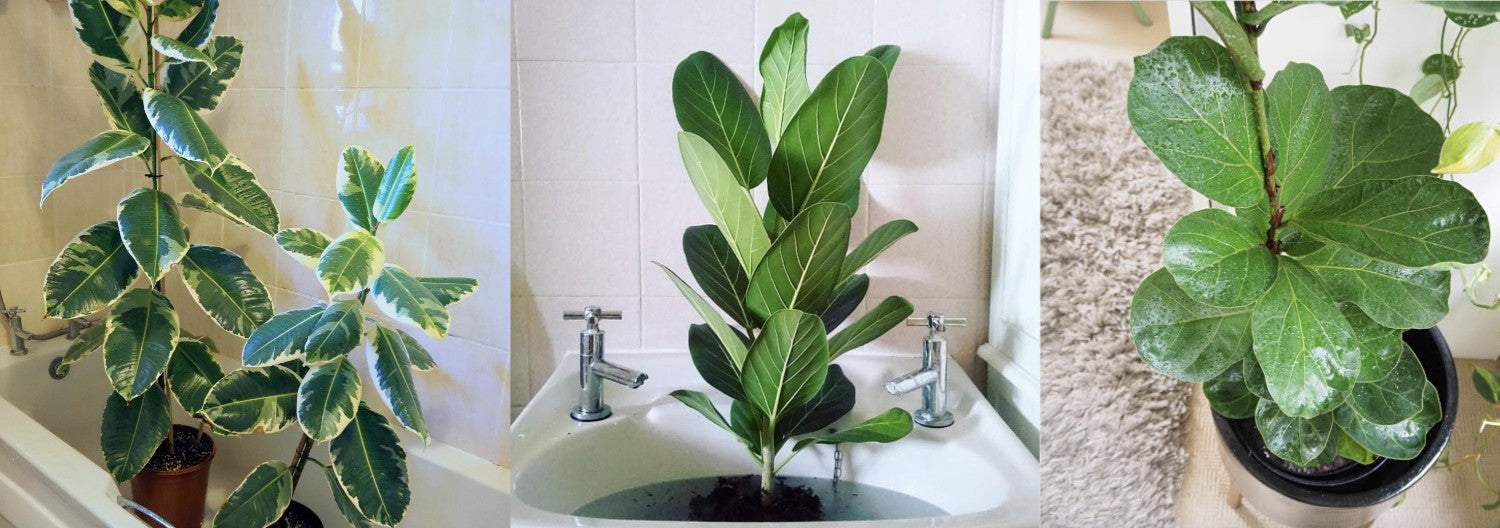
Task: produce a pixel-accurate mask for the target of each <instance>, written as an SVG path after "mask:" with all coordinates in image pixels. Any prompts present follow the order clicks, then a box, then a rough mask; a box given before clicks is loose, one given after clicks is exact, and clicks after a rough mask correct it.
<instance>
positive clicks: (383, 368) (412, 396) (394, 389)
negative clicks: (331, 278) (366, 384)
mask: <svg viewBox="0 0 1500 528" xmlns="http://www.w3.org/2000/svg"><path fill="white" fill-rule="evenodd" d="M365 352H366V357H367V358H368V363H369V365H370V375H371V376H373V377H374V378H375V389H376V391H377V392H379V393H380V399H381V400H383V401H385V404H386V405H387V406H389V407H390V408H391V412H392V413H394V414H395V415H396V421H398V422H400V423H401V425H402V426H404V427H406V428H407V429H409V430H411V432H413V433H417V434H419V435H421V436H422V439H423V440H426V439H427V438H428V435H427V420H426V418H423V416H422V402H421V401H420V400H418V399H417V386H416V382H415V381H414V380H413V379H412V374H411V370H412V368H411V356H410V355H409V354H408V353H407V351H406V341H405V340H403V339H402V338H401V334H399V333H397V331H396V330H395V329H393V328H390V327H388V326H385V325H383V324H382V325H376V326H375V333H374V335H372V336H370V344H369V345H368V346H366V347H365Z"/></svg>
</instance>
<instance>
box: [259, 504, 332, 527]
mask: <svg viewBox="0 0 1500 528" xmlns="http://www.w3.org/2000/svg"><path fill="white" fill-rule="evenodd" d="M266 528H323V521H321V520H319V519H318V514H316V513H313V511H312V509H310V508H308V507H307V506H303V505H302V503H300V502H296V501H293V502H292V503H291V504H289V505H287V507H286V511H285V512H282V514H281V518H280V519H276V522H273V523H271V526H268V527H266Z"/></svg>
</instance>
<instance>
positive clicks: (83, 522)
mask: <svg viewBox="0 0 1500 528" xmlns="http://www.w3.org/2000/svg"><path fill="white" fill-rule="evenodd" d="M67 343H68V342H67V341H66V340H63V339H56V340H52V341H48V342H45V343H39V344H36V345H35V346H33V348H32V350H31V353H30V354H29V355H27V356H21V357H15V356H10V355H9V354H5V355H3V356H0V528H6V527H7V526H9V525H14V526H17V527H20V528H32V527H52V526H66V527H69V528H75V527H77V528H82V527H132V528H133V527H140V526H145V524H144V523H141V522H139V521H138V520H136V518H135V517H134V516H133V515H131V514H130V513H128V512H126V511H125V510H124V509H122V508H121V507H120V506H119V505H118V503H117V502H116V501H117V499H118V497H120V496H121V494H122V493H121V490H122V488H123V489H128V486H117V485H116V484H115V482H114V479H112V478H111V477H110V476H109V473H107V472H106V471H105V470H104V467H103V453H102V452H101V451H100V449H99V420H100V416H101V415H102V414H103V412H104V401H105V398H106V397H107V396H108V395H109V390H110V389H109V384H108V383H107V382H106V381H105V377H104V366H103V364H102V361H101V360H100V358H99V353H98V352H95V353H94V354H93V355H90V356H89V357H88V358H86V359H84V360H83V361H81V362H79V363H78V364H76V365H74V366H73V369H72V371H71V372H69V373H68V376H67V378H65V379H62V380H53V379H52V378H51V377H49V376H48V375H47V366H48V363H49V362H50V361H52V359H53V358H55V357H58V356H60V355H61V354H62V352H63V350H65V349H66V347H67ZM183 418H184V417H179V419H178V420H177V422H178V423H191V422H190V421H189V420H185V419H183ZM297 431H298V430H297V428H295V427H293V428H291V429H289V430H286V431H282V432H281V433H277V434H274V435H252V436H245V437H239V438H216V439H215V441H216V442H218V456H217V458H215V459H214V462H213V473H212V477H211V480H210V482H209V490H208V513H207V515H208V516H209V517H212V515H213V511H214V510H215V509H216V508H217V507H218V505H219V504H221V503H222V502H223V501H224V498H225V497H227V496H228V494H229V492H230V491H232V490H233V489H234V487H235V486H238V485H239V483H240V480H241V479H243V478H244V477H245V474H247V473H249V471H250V468H252V467H254V466H255V465H256V464H258V463H260V462H263V461H266V460H271V459H282V460H287V459H289V458H291V454H292V452H293V451H294V450H295V449H296V446H297V440H298V439H299V435H298V432H297ZM403 433H404V431H403ZM403 439H404V444H405V447H406V453H407V463H408V465H409V468H410V475H411V488H412V503H411V508H410V509H409V510H408V511H407V515H406V519H405V521H404V522H403V523H402V524H403V525H404V526H416V527H441V526H508V523H509V516H510V512H509V510H510V508H509V506H510V497H509V495H510V472H509V471H508V470H506V469H505V468H501V467H498V466H496V465H494V464H492V463H490V462H488V461H486V460H484V459H481V458H479V457H476V456H474V455H470V454H468V453H466V452H464V451H461V450H459V449H457V448H454V447H452V446H448V445H445V444H442V443H438V442H432V443H431V444H429V445H427V446H426V447H423V446H422V444H421V441H420V440H419V439H417V438H416V437H415V436H409V435H408V436H403ZM317 451H321V452H317ZM317 451H315V454H314V456H315V457H317V458H318V459H320V460H328V456H327V448H326V447H322V448H319V450H317ZM309 467H310V468H311V470H310V471H309V472H308V473H307V474H306V475H305V476H304V478H303V481H302V486H301V489H299V490H298V491H297V495H296V497H295V499H296V500H297V501H298V502H301V503H303V504H306V505H307V506H308V507H310V508H312V509H313V510H314V511H316V512H317V513H318V516H319V517H321V518H322V519H323V522H324V523H325V524H327V525H328V526H341V525H343V524H344V522H343V519H342V517H341V516H340V515H339V513H338V509H337V507H336V506H334V504H333V499H332V497H331V496H330V495H329V490H328V485H327V482H326V481H325V480H324V479H323V478H322V475H321V474H319V473H318V472H316V469H317V468H316V466H309ZM456 505H462V507H455V506H456ZM205 525H206V523H205Z"/></svg>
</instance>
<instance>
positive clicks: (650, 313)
mask: <svg viewBox="0 0 1500 528" xmlns="http://www.w3.org/2000/svg"><path fill="white" fill-rule="evenodd" d="M681 273H686V272H681ZM683 278H687V276H686V275H684V276H683ZM702 323H703V318H702V317H699V316H698V312H697V311H695V310H693V305H691V304H688V301H687V299H684V298H682V295H672V296H661V297H656V296H648V297H641V350H687V335H688V327H689V326H691V325H695V324H702Z"/></svg>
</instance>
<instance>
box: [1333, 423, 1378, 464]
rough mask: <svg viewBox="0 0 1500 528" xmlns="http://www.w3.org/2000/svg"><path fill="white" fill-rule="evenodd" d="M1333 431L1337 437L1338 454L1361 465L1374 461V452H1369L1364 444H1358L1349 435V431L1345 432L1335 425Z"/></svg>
mask: <svg viewBox="0 0 1500 528" xmlns="http://www.w3.org/2000/svg"><path fill="white" fill-rule="evenodd" d="M1334 432H1335V433H1336V434H1338V437H1339V448H1338V449H1339V450H1338V453H1339V456H1341V457H1344V458H1347V459H1349V460H1353V461H1354V462H1355V463H1357V464H1362V465H1370V464H1374V463H1375V453H1372V452H1370V450H1369V449H1365V446H1362V445H1359V442H1356V441H1354V439H1353V438H1350V437H1349V433H1345V432H1344V430H1343V429H1339V428H1337V427H1335V428H1334Z"/></svg>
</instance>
